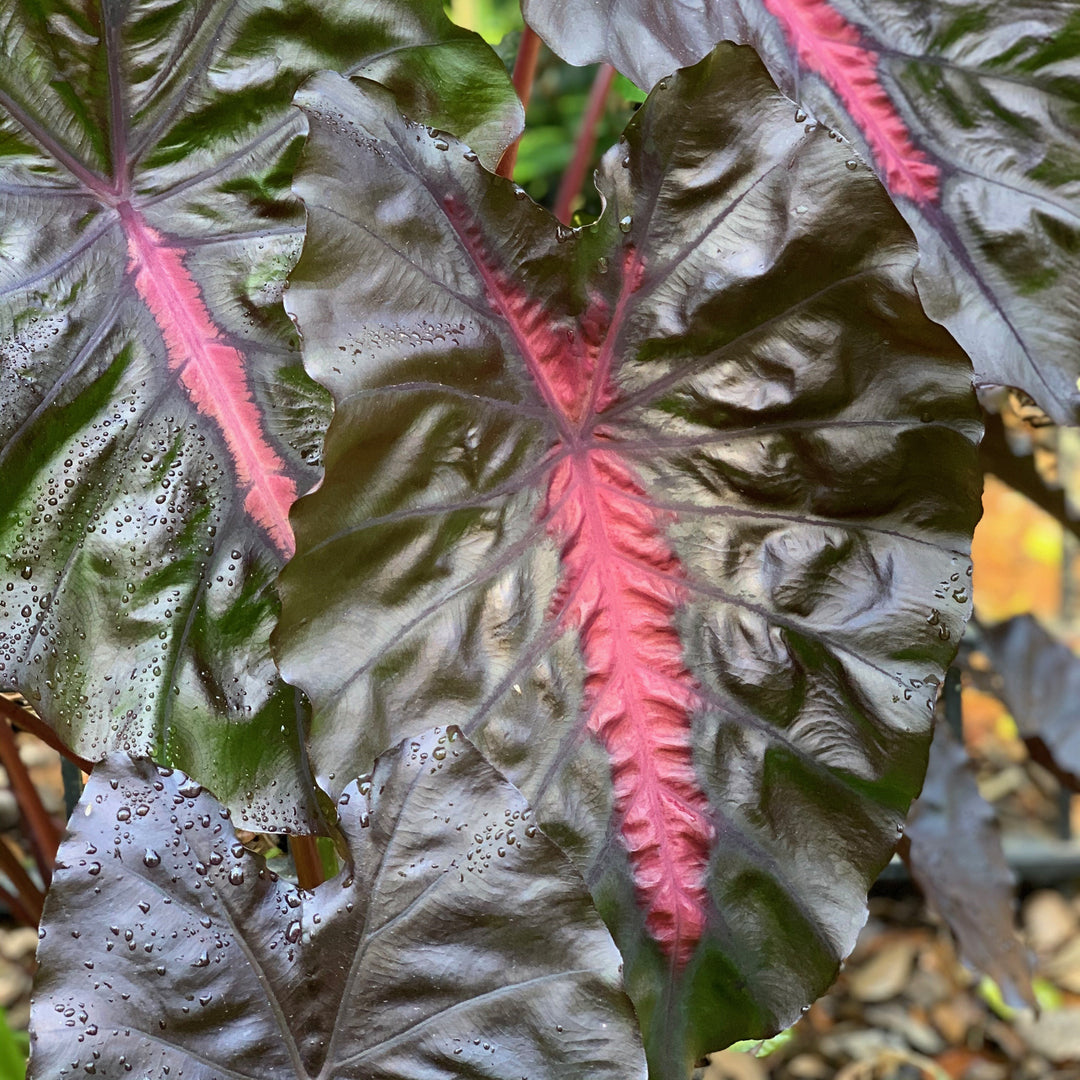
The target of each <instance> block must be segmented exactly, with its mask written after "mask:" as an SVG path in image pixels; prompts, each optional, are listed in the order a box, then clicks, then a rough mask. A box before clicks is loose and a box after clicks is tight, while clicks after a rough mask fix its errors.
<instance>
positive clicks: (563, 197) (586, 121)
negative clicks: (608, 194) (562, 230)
mask: <svg viewBox="0 0 1080 1080" xmlns="http://www.w3.org/2000/svg"><path fill="white" fill-rule="evenodd" d="M614 80H615V69H614V68H613V67H612V66H611V65H610V64H601V65H600V67H599V68H598V69H597V72H596V78H595V79H593V84H592V89H591V90H590V91H589V100H588V101H587V102H586V103H585V111H584V112H583V113H582V114H581V126H580V127H579V128H578V135H577V142H576V143H575V144H574V156H573V157H572V158H571V159H570V164H569V165H568V166H567V167H566V172H565V173H563V178H562V182H561V183H560V184H559V193H558V195H557V196H556V197H555V216H556V217H557V218H558V219H559V220H560V221H561V222H562V223H563V224H564V225H569V224H570V215H571V213H572V207H573V202H574V200H575V199H576V198H577V197H578V195H579V194H580V193H581V189H582V187H583V186H584V184H585V174H586V172H587V171H588V168H589V162H590V161H592V155H593V149H594V148H595V146H596V129H597V127H598V126H599V124H600V117H601V116H603V115H604V106H605V105H606V104H607V96H608V93H609V92H610V91H611V84H612V82H613V81H614Z"/></svg>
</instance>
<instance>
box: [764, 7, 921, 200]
mask: <svg viewBox="0 0 1080 1080" xmlns="http://www.w3.org/2000/svg"><path fill="white" fill-rule="evenodd" d="M761 2H762V4H763V5H764V7H765V9H766V10H767V11H768V12H769V13H770V14H772V15H773V16H774V17H775V18H776V20H777V21H778V22H779V23H780V26H781V28H782V29H783V32H784V36H785V37H786V38H787V41H788V44H789V45H790V46H791V48H792V50H793V52H794V53H795V59H796V61H797V62H801V63H802V64H803V65H804V66H805V67H806V68H808V69H809V70H810V71H812V72H814V73H815V74H817V75H820V76H821V78H822V79H824V80H825V82H826V83H827V84H828V85H829V86H831V87H832V89H833V90H834V91H835V92H836V93H837V95H838V96H839V98H840V100H841V102H842V103H843V105H844V108H846V109H847V111H848V113H849V114H850V116H851V118H852V119H853V120H854V121H855V123H856V124H857V125H858V127H859V130H860V131H861V132H862V133H863V135H864V137H865V138H866V141H867V143H868V145H869V146H870V149H871V151H872V153H873V155H874V157H875V159H876V161H877V163H878V165H879V167H880V169H881V171H882V172H883V173H884V174H885V180H886V183H887V185H888V187H889V189H890V190H891V191H892V192H893V193H894V194H897V195H902V196H904V197H906V198H908V199H911V200H913V201H914V202H916V203H931V202H934V201H936V199H937V198H938V193H939V186H940V181H941V170H940V169H939V168H938V167H937V166H936V165H935V164H934V163H933V162H931V161H930V160H928V158H927V156H926V154H925V153H924V152H923V151H922V150H920V149H918V148H917V147H916V146H915V144H914V141H913V138H912V134H911V132H910V130H909V129H908V127H907V125H906V124H905V123H904V120H903V118H902V117H901V116H900V113H899V112H898V111H897V108H896V105H895V104H894V103H893V101H892V99H891V98H890V97H889V95H888V92H887V91H886V89H885V87H884V86H883V85H882V83H881V80H880V78H879V77H878V70H877V65H878V60H879V57H878V54H877V53H875V52H873V51H872V50H871V49H868V48H866V47H865V46H863V45H862V44H861V41H860V34H859V31H858V30H857V29H856V28H855V27H854V26H853V25H852V24H851V23H849V22H848V21H847V20H846V19H845V18H844V17H843V16H842V15H841V14H840V13H839V12H838V11H836V10H834V9H833V8H832V7H831V6H830V5H829V3H828V2H827V0H761Z"/></svg>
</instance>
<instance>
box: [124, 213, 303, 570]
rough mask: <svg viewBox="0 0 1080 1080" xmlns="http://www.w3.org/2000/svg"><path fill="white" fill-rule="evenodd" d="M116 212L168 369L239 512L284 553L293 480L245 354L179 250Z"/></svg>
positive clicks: (131, 216)
mask: <svg viewBox="0 0 1080 1080" xmlns="http://www.w3.org/2000/svg"><path fill="white" fill-rule="evenodd" d="M118 209H119V212H120V218H121V221H122V222H123V226H124V232H125V235H126V237H127V243H128V264H129V271H130V272H131V274H132V275H133V277H134V280H135V288H136V291H137V292H138V294H139V297H140V298H141V299H142V301H143V302H144V303H145V304H146V306H147V307H148V308H149V310H150V313H151V314H152V315H153V317H154V320H155V322H156V323H157V325H158V328H159V329H160V330H161V333H162V337H163V339H164V342H165V348H166V352H167V354H168V364H169V368H170V369H171V370H172V371H175V372H176V373H177V377H178V378H179V380H180V382H181V384H182V385H183V386H184V389H185V390H186V391H187V393H188V396H189V397H190V399H191V401H192V403H193V404H194V405H195V407H196V408H197V409H198V410H199V412H201V413H202V414H203V415H205V416H208V417H210V419H212V420H213V421H214V422H215V423H216V424H217V426H218V428H219V429H220V430H221V433H222V435H223V437H224V439H225V445H226V447H227V448H228V451H229V455H230V457H231V458H232V462H233V465H234V467H235V469H236V473H237V480H238V484H239V486H240V487H241V488H242V489H245V497H244V508H245V510H246V511H247V512H248V514H249V515H250V516H251V517H252V518H253V519H254V520H255V521H256V522H257V523H258V524H259V525H260V526H261V527H262V528H263V529H265V531H266V532H267V534H268V535H269V537H270V539H271V540H272V541H273V543H274V545H275V547H276V548H277V549H278V551H279V552H280V553H281V554H282V556H283V557H285V558H289V557H291V556H292V554H293V551H294V550H295V542H294V539H293V532H292V527H291V525H290V524H289V507H290V506H291V505H292V503H293V501H294V500H295V498H296V485H295V483H294V482H293V480H292V478H291V477H290V476H289V475H288V472H287V470H286V466H285V463H284V462H283V461H282V459H281V458H280V457H279V456H278V454H277V453H276V452H275V451H274V449H273V448H272V447H271V446H270V444H269V442H268V441H267V439H266V435H265V433H264V431H263V428H262V418H261V415H260V412H259V409H258V407H257V405H256V404H255V401H254V400H253V398H252V395H251V388H250V384H249V382H248V377H247V372H246V370H245V367H244V356H243V354H242V353H241V352H240V351H239V350H238V349H235V348H233V347H232V346H231V345H229V344H228V343H226V342H225V341H224V340H223V338H222V335H221V333H220V331H219V330H218V328H217V326H216V325H215V324H214V322H213V320H212V318H211V316H210V313H209V311H208V310H207V307H206V303H205V301H204V300H203V298H202V294H201V293H200V291H199V287H198V285H197V284H196V283H195V280H194V278H193V277H192V276H191V273H190V272H189V271H188V269H187V267H186V266H185V265H184V255H185V251H184V249H183V248H182V247H179V246H176V245H172V244H169V243H167V242H166V241H165V240H164V239H163V238H162V237H161V235H160V234H159V233H158V232H157V231H156V230H154V229H152V228H151V227H150V226H149V225H147V223H146V221H145V220H144V219H143V217H142V215H141V214H140V213H139V212H138V210H136V209H135V208H134V207H132V206H131V204H130V203H122V204H121V205H120V206H119V207H118Z"/></svg>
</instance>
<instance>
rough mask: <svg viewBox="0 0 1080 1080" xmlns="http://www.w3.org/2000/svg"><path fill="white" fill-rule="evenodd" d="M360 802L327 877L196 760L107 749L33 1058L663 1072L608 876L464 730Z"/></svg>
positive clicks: (438, 1072)
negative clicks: (592, 874)
mask: <svg viewBox="0 0 1080 1080" xmlns="http://www.w3.org/2000/svg"><path fill="white" fill-rule="evenodd" d="M338 809H339V811H340V815H339V816H340V822H339V823H340V826H341V831H342V834H343V835H344V837H345V839H346V842H347V844H348V850H349V862H350V865H348V866H347V867H346V868H344V869H343V870H342V871H341V873H340V874H339V875H338V877H337V878H336V879H334V880H332V881H328V882H326V883H325V884H323V885H320V886H319V887H318V888H317V889H315V890H314V891H313V892H305V891H303V890H300V889H297V888H296V887H295V886H293V885H291V884H289V883H288V882H286V881H284V880H281V879H280V878H279V877H278V876H277V874H275V873H273V871H272V870H271V869H270V868H269V866H268V865H267V864H266V863H265V862H264V860H263V859H262V858H261V857H259V856H255V855H252V854H250V853H249V852H247V851H246V850H245V848H244V847H243V846H242V845H241V844H240V842H239V840H238V838H237V835H236V833H235V832H234V831H233V827H232V824H231V822H230V821H229V819H228V814H227V813H226V812H225V810H224V809H223V808H222V807H221V804H220V803H218V802H217V800H215V799H214V798H213V796H211V795H210V794H208V793H207V792H205V791H203V790H202V789H201V788H200V787H199V785H197V784H195V783H194V782H193V781H191V780H190V779H188V777H186V776H184V775H183V774H182V773H180V772H174V771H173V770H170V769H158V768H156V767H155V766H154V765H152V764H151V763H150V762H147V761H134V762H133V761H132V760H131V759H129V758H125V757H123V756H121V755H114V756H113V757H110V758H109V759H108V760H107V761H106V762H105V763H104V764H102V765H100V766H99V767H98V768H96V769H95V770H94V773H93V776H92V777H91V779H90V781H89V784H88V785H87V788H86V791H85V793H84V794H83V798H82V801H81V802H80V804H79V806H78V808H77V810H76V811H75V814H74V815H73V817H72V826H71V829H70V831H69V833H68V835H67V837H66V838H65V840H64V843H63V844H62V845H61V848H60V855H59V862H58V864H57V873H56V876H55V878H54V879H53V885H52V888H51V889H50V891H49V897H48V900H47V902H46V907H45V915H44V920H43V923H42V927H43V935H42V938H43V940H42V941H41V944H40V946H39V948H38V975H37V984H36V989H35V998H34V1004H33V1007H32V1011H31V1021H30V1030H31V1038H32V1040H33V1043H32V1046H33V1052H32V1056H31V1062H30V1077H31V1080H46V1078H49V1080H51V1078H53V1077H56V1076H62V1075H67V1074H68V1073H69V1071H70V1072H71V1073H78V1075H80V1076H82V1075H85V1074H90V1075H97V1076H110V1077H111V1076H125V1075H128V1074H129V1073H130V1074H131V1075H134V1076H183V1077H186V1078H188V1080H215V1078H216V1080H221V1078H222V1077H242V1076H246V1077H255V1076H258V1077H264V1078H266V1080H307V1078H309V1077H310V1078H316V1077H326V1076H333V1077H339V1078H341V1080H361V1078H363V1080H390V1078H392V1077H404V1076H410V1077H411V1076H431V1077H436V1076H438V1077H447V1078H449V1077H466V1076H468V1077H484V1078H490V1080H502V1078H504V1077H509V1076H515V1077H517V1076H529V1077H532V1078H534V1080H556V1078H558V1080H579V1078H580V1077H590V1078H592V1077H595V1078H597V1080H644V1076H645V1060H644V1054H643V1053H642V1049H641V1039H640V1036H639V1035H638V1034H637V1031H636V1025H635V1023H634V1016H633V1010H632V1009H631V1007H630V1002H629V1000H628V999H627V997H626V995H625V994H624V993H623V992H622V989H621V986H620V979H619V973H618V972H619V954H618V952H617V950H616V949H615V946H614V944H613V943H612V941H611V937H610V936H609V934H608V933H607V931H606V929H605V928H604V925H603V923H602V922H601V921H600V918H599V916H598V915H597V914H596V912H595V910H594V909H593V907H592V904H591V902H590V900H589V893H588V890H587V888H586V886H585V883H584V882H583V881H582V880H581V878H580V876H579V875H578V874H577V873H576V872H575V871H574V869H573V868H572V867H571V865H570V863H569V861H568V860H567V858H566V856H565V855H563V853H562V852H560V851H559V849H558V848H557V847H556V846H555V845H554V844H553V843H552V842H551V841H550V840H548V839H547V837H545V836H544V834H543V833H542V832H540V831H539V830H538V829H537V828H536V826H535V824H534V822H533V820H532V814H531V811H530V809H529V807H528V804H527V803H526V802H525V800H524V799H523V798H522V797H521V794H520V793H519V792H518V791H516V790H515V789H514V788H513V787H511V785H510V784H508V783H507V782H506V780H505V779H503V778H502V777H501V776H500V775H499V774H498V773H497V772H496V771H495V770H494V769H493V768H492V767H491V766H490V765H488V764H487V762H485V761H484V760H483V758H481V756H480V755H479V754H478V753H477V752H476V750H475V749H474V748H473V747H472V746H470V745H469V744H468V742H467V741H466V740H465V739H464V738H462V737H461V736H460V735H459V734H458V733H456V732H454V731H446V730H443V729H436V730H432V731H430V732H423V733H421V734H419V735H418V736H417V737H416V738H414V739H412V740H410V741H409V742H407V743H405V744H403V745H402V746H399V747H397V748H395V749H394V750H392V751H390V752H389V753H387V754H384V755H383V756H382V757H381V758H380V759H379V761H378V763H377V764H376V766H375V770H374V773H373V774H372V775H369V776H367V777H364V778H362V779H361V780H360V781H359V782H353V783H351V784H349V785H348V787H346V789H345V790H344V791H343V792H342V794H341V796H340V798H339V800H338Z"/></svg>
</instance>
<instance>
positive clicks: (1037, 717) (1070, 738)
mask: <svg viewBox="0 0 1080 1080" xmlns="http://www.w3.org/2000/svg"><path fill="white" fill-rule="evenodd" d="M982 643H983V645H984V647H985V649H986V651H987V653H988V655H989V657H990V661H991V663H992V664H993V665H994V670H995V671H997V673H998V674H999V675H1000V676H1001V678H1002V689H1001V699H1002V701H1004V702H1005V705H1006V707H1007V708H1008V710H1009V712H1010V713H1012V715H1013V719H1015V721H1016V726H1017V728H1018V729H1019V731H1020V735H1021V736H1022V737H1023V739H1024V741H1025V742H1026V743H1027V746H1028V749H1029V751H1030V752H1031V755H1032V757H1034V758H1035V760H1036V761H1038V762H1040V764H1042V765H1044V766H1046V767H1047V768H1049V769H1051V770H1052V771H1053V772H1054V773H1055V775H1056V776H1057V777H1058V779H1059V780H1061V782H1062V783H1064V784H1065V785H1067V786H1068V787H1070V788H1072V790H1073V791H1080V721H1078V716H1077V703H1078V702H1080V657H1078V656H1077V655H1076V653H1074V652H1073V651H1072V649H1070V648H1069V646H1068V645H1066V644H1064V642H1061V641H1058V640H1057V639H1056V638H1055V637H1053V636H1052V635H1051V634H1049V633H1048V632H1047V631H1046V630H1045V629H1044V628H1043V627H1042V626H1041V625H1040V624H1039V622H1038V621H1037V620H1036V619H1034V618H1032V616H1030V615H1020V616H1017V617H1016V618H1015V619H1008V620H1007V621H1005V622H1003V623H999V624H998V625H997V626H990V627H986V628H985V629H984V630H983V633H982Z"/></svg>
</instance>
